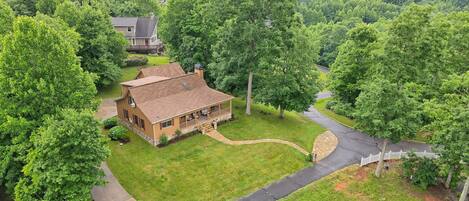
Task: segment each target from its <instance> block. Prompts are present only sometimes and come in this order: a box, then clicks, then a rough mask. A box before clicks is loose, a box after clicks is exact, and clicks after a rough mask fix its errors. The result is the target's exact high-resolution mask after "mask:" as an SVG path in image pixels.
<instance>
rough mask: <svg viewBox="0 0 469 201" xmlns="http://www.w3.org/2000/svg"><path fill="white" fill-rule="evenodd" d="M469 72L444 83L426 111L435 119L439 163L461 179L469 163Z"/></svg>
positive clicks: (435, 142) (448, 79)
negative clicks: (461, 174)
mask: <svg viewBox="0 0 469 201" xmlns="http://www.w3.org/2000/svg"><path fill="white" fill-rule="evenodd" d="M468 106H469V71H467V72H465V73H464V74H461V75H452V76H450V77H449V78H447V79H446V80H444V82H443V84H442V86H441V88H440V89H439V95H438V96H437V97H435V98H434V99H432V100H430V101H428V102H426V103H425V112H426V113H427V114H428V116H429V117H430V118H431V119H432V121H431V122H432V123H431V124H430V125H429V127H430V130H431V131H433V133H434V134H433V138H432V140H433V141H432V142H433V144H434V145H435V146H434V147H435V150H436V151H437V152H438V153H439V154H440V158H439V160H440V161H441V162H442V164H443V165H445V166H446V169H447V170H448V171H450V173H449V174H450V175H449V181H448V183H447V184H446V185H447V187H448V186H449V183H450V182H451V177H454V178H458V176H459V175H460V173H461V172H462V171H464V170H465V171H467V168H468V167H467V164H468V163H469V161H468V160H469V133H468V132H467V131H468V130H469V107H468ZM456 181H458V179H457V180H456Z"/></svg>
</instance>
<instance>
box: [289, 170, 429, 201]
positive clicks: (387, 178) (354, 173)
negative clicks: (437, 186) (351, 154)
mask: <svg viewBox="0 0 469 201" xmlns="http://www.w3.org/2000/svg"><path fill="white" fill-rule="evenodd" d="M373 170H374V166H372V167H365V168H358V166H351V167H348V168H345V169H344V170H341V171H339V172H336V173H334V174H332V175H329V176H327V177H325V178H323V179H321V180H319V181H317V182H314V183H312V184H310V185H309V186H306V187H305V188H303V189H301V190H299V191H297V192H295V193H293V194H291V195H290V196H288V197H287V198H285V199H283V201H310V200H334V201H354V200H356V201H360V200H386V201H401V200H406V201H420V200H421V201H423V200H425V199H424V197H426V196H427V197H428V196H435V195H431V194H430V195H426V193H427V192H425V191H423V190H421V189H419V188H417V187H415V186H412V185H411V184H409V183H408V182H407V181H406V180H405V179H403V178H402V177H401V175H400V169H399V167H398V166H396V167H394V168H392V169H391V170H390V171H386V172H385V174H384V175H383V176H382V177H381V178H376V177H374V175H373Z"/></svg>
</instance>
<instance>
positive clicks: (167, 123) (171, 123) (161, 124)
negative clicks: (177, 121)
mask: <svg viewBox="0 0 469 201" xmlns="http://www.w3.org/2000/svg"><path fill="white" fill-rule="evenodd" d="M171 126H173V120H169V121H165V122H163V123H160V127H161V128H168V127H171Z"/></svg>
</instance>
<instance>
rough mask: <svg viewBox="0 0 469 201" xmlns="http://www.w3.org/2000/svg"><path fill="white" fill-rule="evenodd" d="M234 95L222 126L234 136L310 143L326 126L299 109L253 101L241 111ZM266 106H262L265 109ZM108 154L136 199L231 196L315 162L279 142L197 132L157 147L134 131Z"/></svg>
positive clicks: (227, 132)
mask: <svg viewBox="0 0 469 201" xmlns="http://www.w3.org/2000/svg"><path fill="white" fill-rule="evenodd" d="M242 111H244V107H243V104H242V101H241V100H239V99H236V100H235V101H234V112H235V117H236V120H234V121H232V122H229V123H227V124H224V125H222V126H221V128H220V131H221V132H222V133H223V134H226V136H227V137H230V138H232V139H260V138H281V139H286V140H291V141H293V142H295V143H298V144H300V145H301V146H303V147H307V148H308V149H310V148H311V147H312V144H313V141H314V139H315V137H316V136H317V135H318V134H320V133H322V132H323V131H324V129H323V128H321V127H319V126H318V125H316V124H315V123H313V122H312V121H309V120H308V119H306V118H304V117H303V116H301V115H299V114H297V113H290V112H289V113H287V117H286V119H285V120H281V119H279V118H278V117H277V113H276V112H275V110H274V109H273V108H270V107H266V106H261V105H254V107H253V115H252V116H251V117H247V116H244V115H242ZM261 111H262V112H261ZM110 147H111V150H112V156H111V157H110V158H109V159H108V165H109V166H110V168H111V170H112V172H113V173H114V175H115V176H116V177H117V178H118V179H119V182H120V183H121V184H122V185H123V186H124V188H125V189H126V190H127V191H129V193H130V194H132V195H133V196H134V197H135V198H136V199H137V200H144V201H150V200H232V199H236V198H239V197H240V196H244V195H247V194H249V193H251V192H253V191H255V190H257V189H259V188H261V187H263V186H265V185H267V184H269V183H271V182H273V181H276V180H278V179H281V178H282V177H284V176H287V175H289V174H291V173H294V172H295V171H298V170H300V169H302V168H305V167H307V166H308V165H310V164H309V163H308V162H306V160H305V159H306V157H305V156H304V155H303V154H302V153H300V152H298V151H297V150H295V149H293V148H291V147H288V146H285V145H279V144H256V145H242V146H230V145H225V144H222V143H220V142H217V141H215V140H213V139H211V138H209V137H207V136H203V135H196V136H193V137H190V138H188V139H185V140H183V141H180V142H177V143H175V144H172V145H170V146H168V147H165V148H155V147H153V146H152V145H150V144H148V143H147V142H145V141H144V140H142V139H141V138H140V137H138V136H137V135H135V134H131V142H130V143H129V144H126V145H123V146H120V145H119V144H118V143H116V142H111V143H110Z"/></svg>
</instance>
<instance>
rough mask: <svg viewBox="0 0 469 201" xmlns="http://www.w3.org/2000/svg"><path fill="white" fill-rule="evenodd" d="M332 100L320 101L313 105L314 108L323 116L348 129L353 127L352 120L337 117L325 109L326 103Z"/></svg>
mask: <svg viewBox="0 0 469 201" xmlns="http://www.w3.org/2000/svg"><path fill="white" fill-rule="evenodd" d="M331 100H332V98H325V99H320V100H318V101H317V102H316V104H314V107H315V108H316V109H317V110H318V111H319V112H320V113H321V114H323V115H326V116H327V117H329V118H331V119H333V120H335V121H337V122H339V123H341V124H343V125H346V126H348V127H354V126H355V122H354V121H353V120H352V119H349V118H347V117H344V116H342V115H338V114H336V113H335V112H333V111H331V110H329V109H327V108H326V104H327V102H329V101H331Z"/></svg>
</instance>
